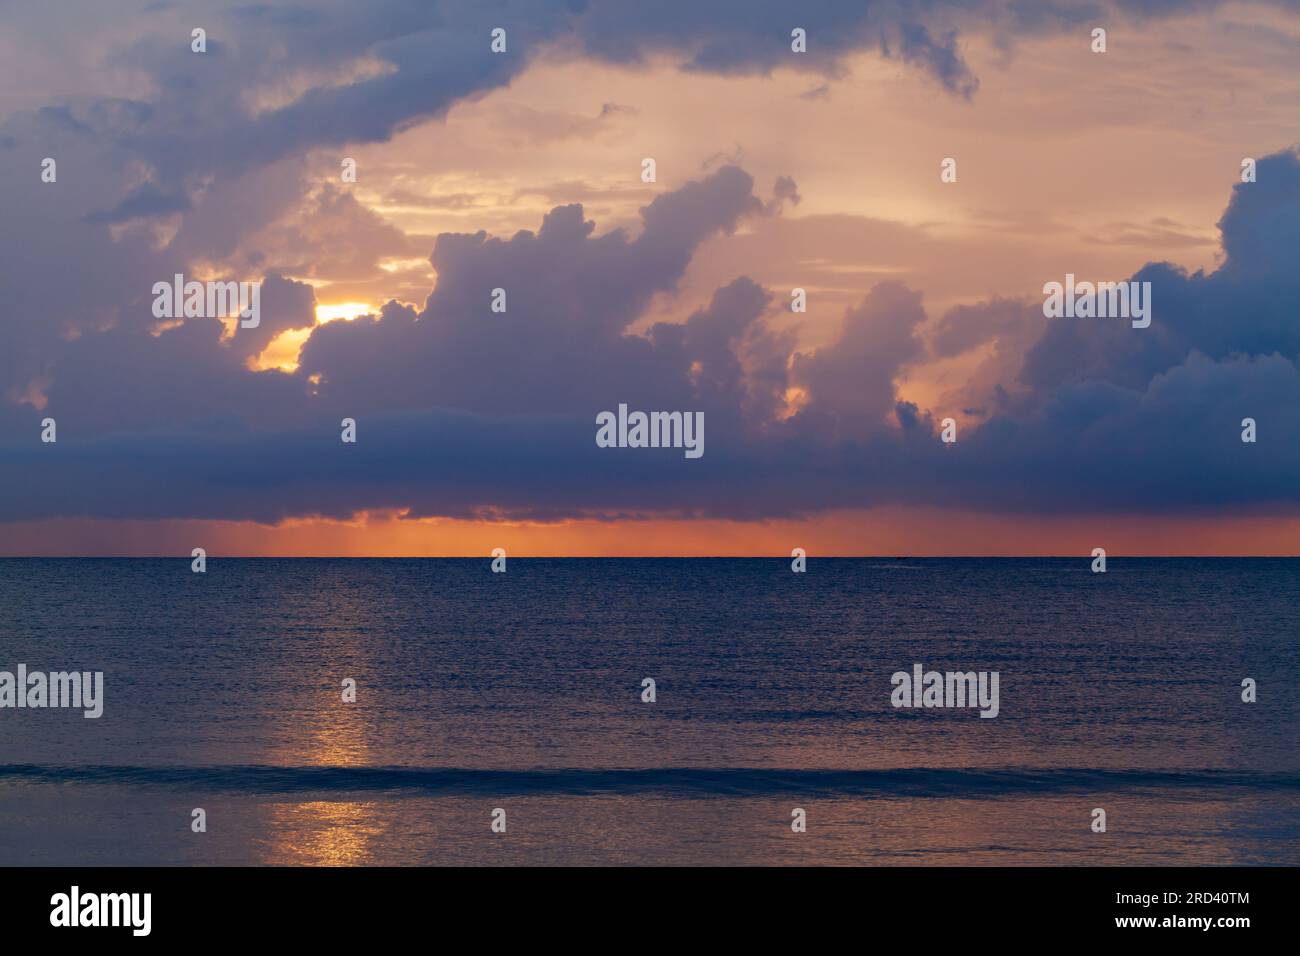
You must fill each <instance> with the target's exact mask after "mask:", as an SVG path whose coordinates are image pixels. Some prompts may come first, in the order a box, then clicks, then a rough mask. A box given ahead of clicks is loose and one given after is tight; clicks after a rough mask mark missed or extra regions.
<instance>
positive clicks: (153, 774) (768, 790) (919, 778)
mask: <svg viewBox="0 0 1300 956" xmlns="http://www.w3.org/2000/svg"><path fill="white" fill-rule="evenodd" d="M7 781H28V782H34V783H47V784H106V785H122V786H134V787H172V788H202V789H208V790H213V789H215V790H223V791H238V792H248V793H301V792H317V793H320V792H393V793H409V794H415V795H437V794H493V795H501V796H511V795H529V794H537V795H547V794H563V795H577V796H582V795H602V794H661V795H669V796H692V795H694V796H708V795H715V796H738V797H746V796H755V797H757V796H769V795H781V794H796V795H800V796H807V797H813V796H827V797H837V796H858V797H869V798H878V799H888V798H891V797H906V798H915V797H950V798H951V797H992V796H1000V795H1015V794H1021V793H1054V792H1061V793H1064V792H1070V791H1093V792H1107V791H1114V790H1160V791H1170V790H1174V791H1188V792H1189V795H1190V792H1193V791H1198V790H1216V791H1217V790H1223V789H1225V788H1229V789H1247V790H1269V791H1291V790H1296V791H1300V774H1293V773H1244V772H1240V771H1228V770H1089V769H1070V768H1050V769H1047V768H1044V769H1038V768H993V769H982V768H981V769H973V768H954V769H945V768H937V767H912V768H896V769H881V770H782V769H763V768H743V767H718V768H697V767H666V768H656V769H533V770H475V769H467V768H454V767H447V768H443V767H333V766H324V767H276V766H265V765H257V766H205V767H186V766H160V767H126V766H92V767H61V766H37V765H33V764H8V765H0V784H2V783H4V782H7Z"/></svg>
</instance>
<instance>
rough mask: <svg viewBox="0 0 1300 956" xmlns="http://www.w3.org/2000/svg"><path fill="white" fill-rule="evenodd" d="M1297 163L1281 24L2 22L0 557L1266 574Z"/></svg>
mask: <svg viewBox="0 0 1300 956" xmlns="http://www.w3.org/2000/svg"><path fill="white" fill-rule="evenodd" d="M196 28H202V30H203V31H205V33H204V38H205V46H206V48H205V49H204V50H203V51H202V52H196V51H195V50H194V49H193V48H192V45H193V42H194V41H193V31H194V30H195V29H196ZM796 28H799V29H802V30H803V31H805V32H806V52H795V51H794V50H793V49H792V39H791V37H792V31H793V30H795V29H796ZM1098 28H1101V29H1104V30H1105V41H1106V49H1105V51H1104V52H1097V51H1096V50H1094V47H1095V45H1096V40H1095V39H1094V31H1095V30H1096V29H1098ZM496 29H501V30H504V31H505V34H504V35H505V49H504V51H502V52H495V51H494V50H493V49H492V38H493V31H494V30H496ZM1298 149H1300V3H1297V2H1295V0H1272V2H1259V3H1217V2H1212V0H1195V2H1187V3H1175V2H1170V0H1150V2H1138V0H1124V2H1102V0H1097V2H1078V3H1076V2H1062V3H1052V4H1025V3H1020V2H1002V0H974V2H959V0H953V2H949V3H941V4H929V3H898V2H894V3H885V4H873V3H862V2H852V3H849V2H844V3H832V2H776V0H745V2H739V0H735V2H732V0H718V2H712V3H707V4H701V3H677V2H661V3H657V4H653V5H650V4H645V3H636V2H624V0H606V2H600V0H589V2H579V0H569V2H565V0H529V2H517V3H514V2H468V0H467V2H452V3H437V2H422V0H421V2H417V0H394V2H387V0H374V2H367V3H364V4H357V3H351V2H344V0H320V2H311V3H258V4H247V3H229V4H226V3H215V2H201V3H180V2H176V3H172V2H147V3H145V2H131V0H123V2H119V3H114V4H101V3H96V2H66V3H59V4H24V3H9V2H2V0H0V221H2V222H3V224H4V226H5V228H4V229H3V230H0V337H2V338H0V341H3V343H4V347H3V348H0V555H37V554H40V555H115V554H140V555H154V554H157V555H172V554H184V555H188V554H189V552H190V550H191V548H193V547H204V548H206V549H207V550H208V553H209V554H210V555H320V556H328V555H347V556H353V555H383V556H389V555H412V556H418V555H486V554H488V553H489V552H490V551H491V549H492V548H495V547H503V548H505V549H506V550H507V552H508V553H509V554H511V555H728V554H738V555H739V554H743V555H751V554H752V555H767V554H770V555H787V554H789V553H790V551H791V549H792V548H795V547H802V548H804V549H806V550H807V551H808V553H809V555H810V556H815V555H829V554H842V555H854V554H891V555H895V554H900V555H901V554H933V555H967V554H970V555H1022V554H1023V555H1048V554H1060V555H1083V556H1087V555H1089V554H1090V552H1091V550H1092V549H1093V548H1094V547H1104V548H1106V549H1107V551H1108V553H1111V554H1152V555H1168V554H1265V555H1273V554H1289V555H1290V554H1300V372H1298V371H1297V366H1296V362H1297V358H1298V356H1300V311H1298V309H1297V301H1300V299H1298V296H1300V269H1298V268H1297V263H1300V152H1297V150H1298ZM1248 158H1249V159H1251V160H1253V161H1254V171H1255V174H1254V177H1253V181H1249V182H1247V181H1243V170H1242V164H1243V160H1245V159H1248ZM47 159H53V160H54V161H55V175H54V176H53V181H47V179H48V178H49V177H48V176H47V175H44V170H45V167H46V165H47V164H45V163H44V161H45V160H47ZM646 159H653V160H654V165H655V176H654V180H653V181H651V182H647V181H646V180H645V178H644V177H643V170H644V161H645V160H646ZM945 159H952V160H954V161H955V167H954V168H955V174H956V175H955V181H945V177H944V176H942V175H941V172H942V166H941V164H942V163H943V161H944V160H945ZM346 160H351V161H352V163H353V164H354V166H355V172H356V175H355V181H351V179H350V178H349V177H346V176H345V175H344V173H343V170H344V166H345V161H346ZM947 179H949V180H951V179H952V177H947ZM177 273H180V274H182V275H184V277H185V278H186V279H193V280H197V281H200V282H203V281H208V280H222V281H245V282H258V283H260V284H261V285H260V294H261V306H260V324H259V325H258V326H257V327H256V328H245V327H241V325H240V323H239V322H237V321H236V320H234V319H231V318H222V317H219V316H192V317H188V318H184V317H182V318H160V317H159V316H157V315H156V310H155V308H154V292H153V287H154V284H155V283H157V282H160V281H161V282H170V281H171V280H172V277H173V276H174V275H175V274H177ZM1067 274H1073V275H1075V276H1077V277H1078V278H1079V280H1080V281H1085V280H1087V281H1094V282H1097V281H1107V282H1123V281H1133V282H1138V283H1150V286H1149V288H1150V290H1151V291H1150V301H1151V316H1152V321H1151V324H1150V326H1149V327H1146V328H1135V327H1133V325H1132V324H1131V323H1130V322H1129V321H1128V319H1126V318H1113V317H1108V318H1096V317H1086V318H1085V317H1059V318H1049V317H1047V316H1046V315H1045V314H1044V308H1043V304H1044V285H1045V284H1046V283H1049V282H1053V281H1055V282H1063V281H1064V280H1065V277H1066V275H1067ZM498 288H500V289H504V290H505V293H506V302H507V305H506V309H505V311H504V312H498V311H494V310H493V308H492V301H493V290H494V289H498ZM796 288H798V289H802V290H804V293H805V298H806V310H805V311H794V310H792V290H794V289H796ZM620 405H626V406H627V407H628V408H629V409H631V410H642V411H645V412H651V411H681V412H683V413H699V414H702V416H703V420H704V422H705V424H706V427H705V432H704V435H705V444H704V449H705V450H704V453H703V454H702V455H701V456H700V457H698V458H689V457H687V456H686V455H684V454H683V453H682V451H681V450H680V449H672V448H626V447H625V448H604V447H599V445H598V443H597V440H596V438H597V416H598V415H599V414H600V413H601V412H604V411H614V410H617V409H618V407H619V406H620ZM1246 418H1251V419H1253V420H1254V421H1255V423H1256V425H1255V428H1256V435H1255V438H1256V440H1255V441H1253V442H1245V441H1243V440H1242V431H1243V419H1246ZM48 419H53V420H54V422H55V423H56V440H55V441H53V442H50V441H44V440H42V437H43V434H44V433H46V431H47V429H46V426H45V424H43V423H44V422H45V421H46V420H48ZM344 419H352V420H353V421H355V423H356V441H355V442H344V441H342V440H341V437H340V436H341V432H342V425H341V423H342V421H343V420H344ZM946 419H951V420H952V422H953V423H954V426H955V437H956V440H955V441H952V442H945V441H943V440H942V437H943V435H942V433H943V430H944V429H943V422H944V421H945V420H946ZM951 431H952V430H950V433H951ZM950 437H951V434H950Z"/></svg>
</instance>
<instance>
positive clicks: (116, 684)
mask: <svg viewBox="0 0 1300 956" xmlns="http://www.w3.org/2000/svg"><path fill="white" fill-rule="evenodd" d="M1090 564H1091V558H1089V557H1087V556H1083V557H1079V558H1056V559H1042V558H1035V559H998V558H987V559H984V558H969V559H937V558H932V559H918V558H897V559H893V558H861V559H857V558H855V559H847V558H845V559H835V558H820V559H819V558H817V557H816V556H815V555H814V556H812V557H810V558H809V560H808V566H807V571H806V573H802V574H796V573H792V571H791V568H790V560H789V559H788V558H785V559H783V558H770V559H768V558H764V559H731V558H717V559H527V558H514V557H512V558H509V559H508V570H507V571H506V573H504V574H494V573H492V572H491V571H490V569H489V565H490V559H488V558H486V557H485V558H474V559H429V560H425V559H411V560H405V559H402V560H398V559H373V560H372V559H230V558H221V557H210V558H209V559H208V565H207V571H206V573H203V574H195V573H192V572H191V570H190V559H189V558H188V557H187V556H180V557H177V558H166V559H163V558H158V559H127V558H118V559H38V558H26V559H0V671H8V672H16V669H17V667H18V665H20V664H24V665H26V667H27V669H28V671H44V672H53V671H73V670H76V671H102V672H103V674H104V678H103V682H104V683H103V688H104V689H103V701H102V705H103V714H102V716H101V717H99V718H98V719H87V718H85V717H84V716H83V713H82V711H81V710H79V709H53V708H47V709H39V708H37V709H33V708H23V709H17V708H12V707H4V708H0V865H37V864H46V865H110V864H117V865H164V864H180V865H204V864H275V865H295V864H337V865H353V864H355V865H376V864H396V865H440V864H449V865H466V864H488V865H501V864H566V865H567V864H687V865H694V864H728V865H730V864H744V865H748V864H761V865H782V864H798V865H807V864H856V865H925V864H1074V865H1103V864H1104V865H1113V864H1119V865H1126V864H1193V865H1197V864H1295V863H1297V862H1300V748H1298V747H1297V745H1298V744H1300V693H1298V691H1297V688H1298V687H1300V681H1298V679H1297V678H1298V675H1300V639H1298V638H1297V635H1300V559H1265V558H1258V559H1256V558H1249V559H1205V558H1192V559H1154V558H1149V559H1136V558H1122V557H1116V556H1112V557H1111V558H1110V559H1109V562H1108V569H1107V572H1106V573H1104V574H1093V573H1092V572H1091V569H1090ZM917 664H920V665H922V667H923V669H924V670H925V671H930V670H936V671H940V672H946V671H957V672H970V671H975V672H988V673H992V672H997V674H998V706H997V716H996V717H994V718H986V717H981V716H980V709H979V708H978V707H931V708H924V707H895V706H893V698H894V692H895V687H894V683H893V680H892V675H894V674H895V673H897V672H908V673H909V674H910V673H911V672H912V670H913V668H914V665H917ZM647 678H649V679H652V680H653V681H654V700H653V702H648V701H646V700H643V695H644V694H645V693H646V691H645V689H644V686H643V681H645V679H647ZM1245 679H1250V680H1252V681H1254V682H1255V694H1256V696H1257V699H1256V700H1255V701H1254V702H1252V703H1247V702H1244V701H1243V699H1242V697H1243V686H1242V682H1243V680H1245ZM345 681H355V701H354V702H345V700H344V699H343V698H344V694H345V684H344V682H345ZM199 809H201V810H202V811H203V814H202V819H203V821H204V823H205V829H204V831H203V832H195V831H194V829H193V822H194V820H195V811H196V810H199ZM1097 809H1101V810H1104V811H1105V823H1106V829H1105V832H1095V830H1094V821H1095V820H1096V819H1097V817H1096V815H1095V814H1094V810H1097ZM796 810H802V811H804V818H805V820H806V828H805V829H804V831H803V832H796V831H795V829H794V828H792V821H794V820H795V817H796V814H795V811H796ZM494 811H501V812H500V813H496V814H495V815H494ZM494 819H495V820H498V827H497V829H500V820H501V819H504V824H505V826H504V832H495V831H494V829H493V822H494Z"/></svg>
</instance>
